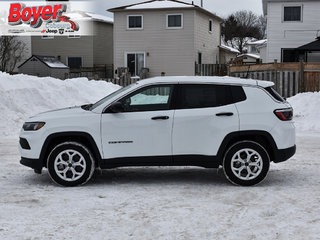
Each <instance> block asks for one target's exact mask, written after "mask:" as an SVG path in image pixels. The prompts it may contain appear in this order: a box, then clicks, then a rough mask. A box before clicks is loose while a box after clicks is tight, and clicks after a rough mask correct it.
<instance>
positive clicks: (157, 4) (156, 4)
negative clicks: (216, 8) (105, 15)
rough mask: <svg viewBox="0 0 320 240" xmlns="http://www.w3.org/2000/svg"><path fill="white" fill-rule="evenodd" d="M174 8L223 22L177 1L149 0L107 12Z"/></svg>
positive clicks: (203, 10)
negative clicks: (197, 12)
mask: <svg viewBox="0 0 320 240" xmlns="http://www.w3.org/2000/svg"><path fill="white" fill-rule="evenodd" d="M175 8H177V9H178V8H190V9H192V8H194V9H197V10H199V11H202V12H204V13H206V14H208V15H211V16H213V17H214V18H216V19H218V20H219V21H221V22H223V19H222V18H221V17H219V16H218V15H216V14H214V13H212V12H210V11H208V10H206V9H204V8H202V7H200V6H198V5H195V4H194V3H193V2H192V3H187V2H183V1H179V0H150V1H146V2H141V3H135V4H131V5H127V6H121V7H116V8H111V9H108V11H109V12H116V11H123V10H142V9H145V10H148V9H175Z"/></svg>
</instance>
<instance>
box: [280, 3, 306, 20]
mask: <svg viewBox="0 0 320 240" xmlns="http://www.w3.org/2000/svg"><path fill="white" fill-rule="evenodd" d="M301 20H302V7H301V6H290V7H283V21H284V22H299V21H301Z"/></svg>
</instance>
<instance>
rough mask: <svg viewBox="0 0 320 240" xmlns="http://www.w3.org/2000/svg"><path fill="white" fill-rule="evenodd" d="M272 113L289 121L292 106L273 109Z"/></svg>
mask: <svg viewBox="0 0 320 240" xmlns="http://www.w3.org/2000/svg"><path fill="white" fill-rule="evenodd" d="M274 114H275V115H276V116H277V117H278V118H279V119H280V120H281V121H290V120H292V118H293V109H292V108H286V109H278V110H275V111H274Z"/></svg>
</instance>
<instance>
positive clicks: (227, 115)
mask: <svg viewBox="0 0 320 240" xmlns="http://www.w3.org/2000/svg"><path fill="white" fill-rule="evenodd" d="M216 116H218V117H231V116H233V113H232V112H222V113H217V114H216Z"/></svg>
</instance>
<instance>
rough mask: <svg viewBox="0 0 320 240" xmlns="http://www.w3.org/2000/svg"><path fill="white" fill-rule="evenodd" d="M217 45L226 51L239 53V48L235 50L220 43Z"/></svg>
mask: <svg viewBox="0 0 320 240" xmlns="http://www.w3.org/2000/svg"><path fill="white" fill-rule="evenodd" d="M219 47H220V48H222V49H224V50H227V51H229V52H233V53H240V52H239V50H237V49H235V48H233V47H229V46H226V45H224V44H221V45H220V46H219Z"/></svg>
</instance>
